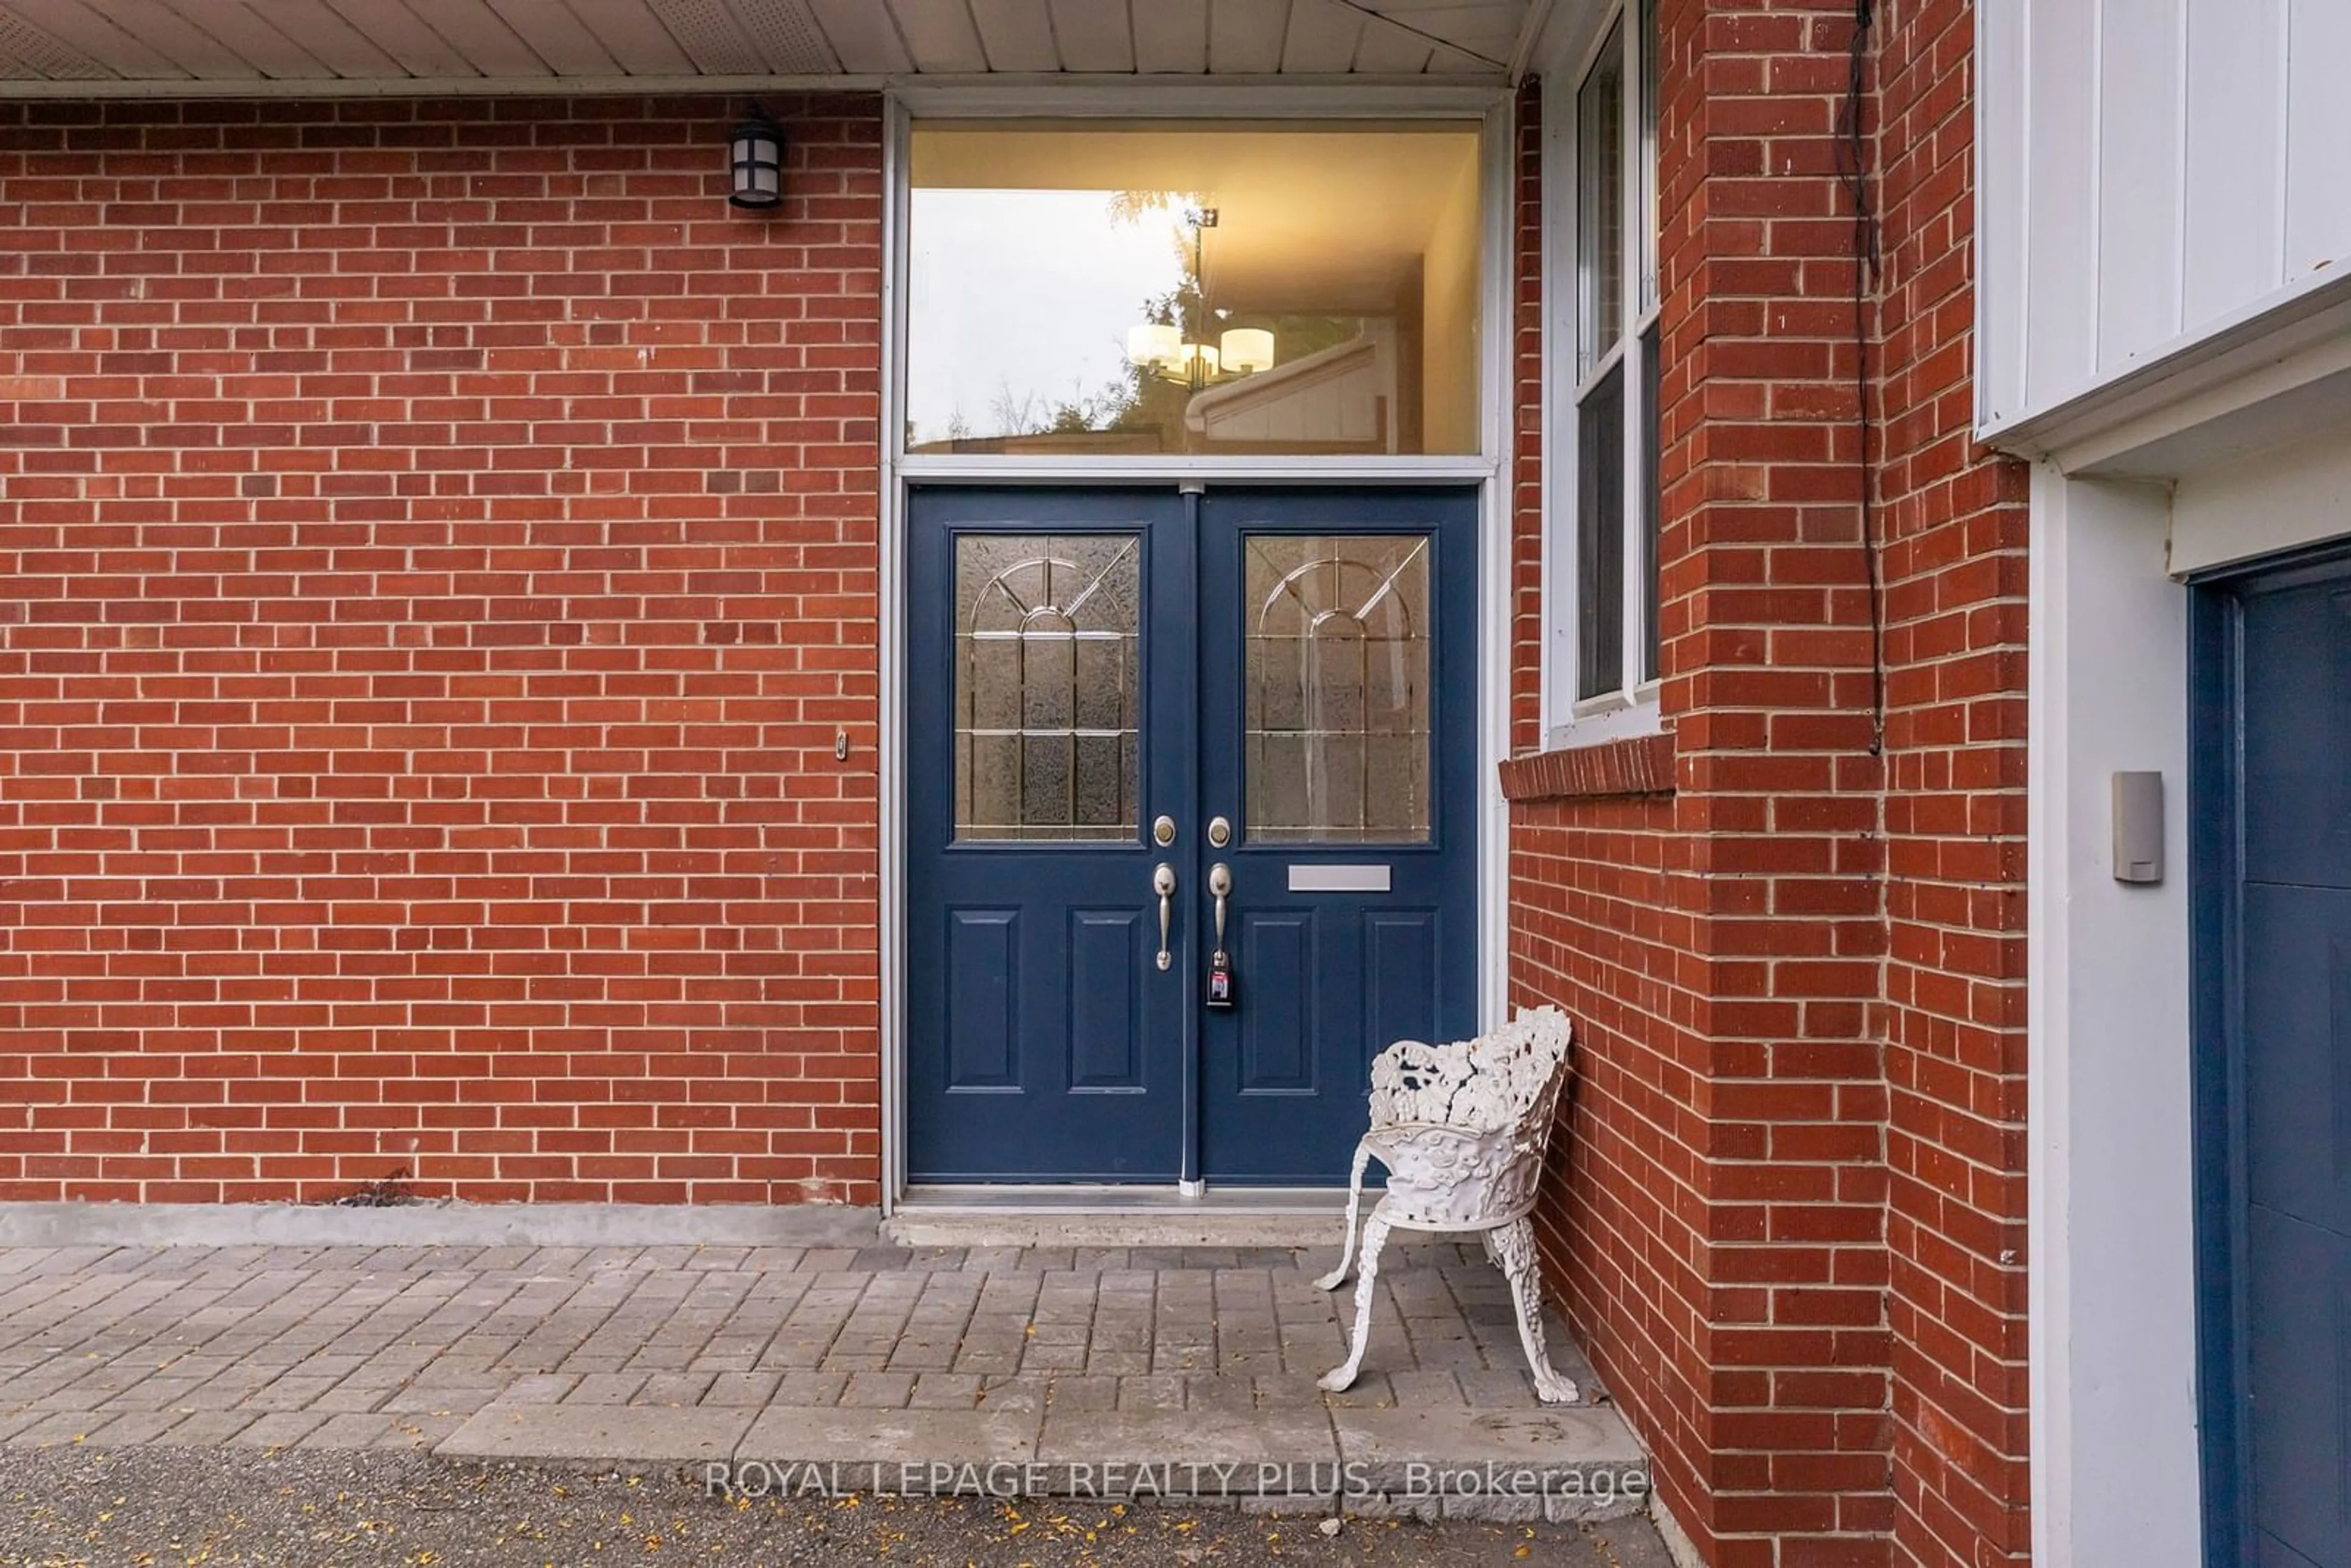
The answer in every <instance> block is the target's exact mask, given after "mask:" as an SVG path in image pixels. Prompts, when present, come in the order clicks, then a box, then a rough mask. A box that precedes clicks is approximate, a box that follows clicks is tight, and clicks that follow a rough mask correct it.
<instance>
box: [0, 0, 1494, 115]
mask: <svg viewBox="0 0 2351 1568" xmlns="http://www.w3.org/2000/svg"><path fill="white" fill-rule="evenodd" d="M1537 9H1538V4H1537V0H0V97H16V98H28V97H42V98H57V97H67V98H87V97H141V98H181V97H197V96H203V97H221V96H239V95H264V94H266V95H271V96H281V95H283V96H296V95H304V94H340V93H368V94H406V93H423V92H434V91H459V92H491V93H495V92H517V93H519V92H530V91H542V92H543V91H560V90H565V89H575V90H576V89H580V87H582V86H585V85H592V86H593V87H595V88H596V89H599V90H619V91H626V90H633V89H643V90H648V91H651V90H661V89H689V90H690V89H694V88H695V87H697V86H707V87H712V88H717V87H722V86H743V85H757V84H758V83H759V82H760V81H761V79H762V78H766V79H768V80H770V81H772V80H774V79H776V78H782V79H784V80H786V81H788V82H791V83H801V82H805V83H806V84H807V85H810V86H821V85H826V84H828V83H840V84H842V85H849V84H852V83H855V84H860V85H869V86H870V85H878V84H880V83H882V82H883V81H884V80H886V79H889V78H908V77H922V76H933V77H960V78H974V77H982V76H987V75H1002V74H1009V75H1021V76H1057V75H1065V74H1074V75H1086V76H1092V77H1097V78H1099V77H1102V76H1133V75H1142V76H1212V77H1241V78H1262V77H1273V76H1307V77H1320V78H1325V79H1328V78H1335V77H1347V76H1355V77H1382V78H1396V77H1437V78H1445V79H1447V80H1451V81H1489V82H1499V81H1500V80H1502V79H1504V78H1506V77H1507V75H1508V74H1509V63H1510V61H1511V60H1512V59H1513V58H1514V57H1517V56H1518V55H1519V53H1520V47H1521V45H1522V42H1523V35H1524V33H1525V31H1526V29H1527V26H1528V25H1529V21H1530V14H1531V12H1533V11H1535V10H1537Z"/></svg>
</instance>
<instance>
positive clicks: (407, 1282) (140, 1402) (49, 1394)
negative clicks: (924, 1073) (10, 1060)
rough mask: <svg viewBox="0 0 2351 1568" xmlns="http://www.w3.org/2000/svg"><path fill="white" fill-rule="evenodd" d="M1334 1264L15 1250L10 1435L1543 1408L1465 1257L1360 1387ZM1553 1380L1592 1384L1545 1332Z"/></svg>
mask: <svg viewBox="0 0 2351 1568" xmlns="http://www.w3.org/2000/svg"><path fill="white" fill-rule="evenodd" d="M1334 1260H1335V1252H1334V1250H1333V1249H1303V1250H1301V1249H1229V1248H1223V1249H1219V1248H1184V1249H1141V1248H1136V1249H1050V1248H1049V1249H1020V1248H1004V1249H937V1250H914V1249H902V1248H893V1247H868V1248H862V1249H852V1248H807V1249H799V1248H750V1247H674V1248H663V1247H655V1248H607V1249H589V1248H532V1247H486V1248H481V1247H457V1248H422V1247H387V1248H365V1247H233V1248H197V1247H178V1248H102V1247H93V1248H60V1249H15V1250H0V1439H4V1440H5V1441H6V1442H7V1443H10V1444H16V1445H24V1444H36V1445H38V1444H53V1443H69V1442H85V1443H89V1444H91V1445H93V1446H97V1447H121V1446H125V1445H139V1444H150V1443H163V1444H215V1443H228V1442H237V1443H247V1444H261V1445H273V1446H285V1445H293V1446H302V1447H330V1448H368V1447H378V1446H398V1447H410V1446H430V1445H433V1444H437V1443H439V1442H441V1441H442V1440H443V1439H444V1438H445V1437H448V1436H449V1435H450V1434H451V1433H453V1432H455V1430H456V1429H457V1428H458V1427H460V1426H461V1425H463V1424H464V1423H465V1421H466V1420H467V1418H468V1417H470V1416H474V1415H475V1414H476V1413H477V1412H480V1411H482V1410H484V1409H485V1408H486V1407H488V1406H492V1405H493V1404H494V1403H496V1405H497V1406H500V1407H507V1406H550V1405H553V1406H631V1407H636V1408H644V1407H656V1408H665V1409H680V1408H699V1409H705V1410H707V1409H713V1408H721V1407H724V1408H773V1407H779V1406H780V1407H795V1408H806V1407H812V1406H813V1407H834V1408H839V1409H841V1410H844V1411H847V1410H854V1409H893V1408H903V1409H908V1410H965V1411H973V1410H978V1411H1029V1412H1040V1413H1041V1412H1046V1411H1051V1412H1057V1413H1058V1412H1068V1413H1077V1412H1113V1411H1132V1412H1137V1413H1145V1412H1169V1411H1175V1410H1183V1411H1196V1412H1201V1413H1203V1414H1205V1415H1209V1416H1215V1415H1230V1416H1240V1415H1243V1414H1244V1413H1247V1412H1250V1411H1253V1410H1255V1411H1270V1410H1275V1409H1279V1410H1284V1411H1292V1412H1295V1411H1300V1410H1301V1409H1330V1410H1343V1409H1347V1408H1363V1407H1390V1406H1395V1407H1405V1408H1414V1407H1426V1408H1451V1409H1457V1410H1468V1411H1471V1412H1473V1413H1474V1412H1476V1411H1479V1410H1485V1409H1492V1410H1498V1411H1499V1410H1524V1411H1532V1410H1534V1409H1536V1408H1537V1403H1536V1400H1535V1397H1534V1393H1533V1389H1532V1386H1531V1383H1530V1381H1529V1379H1528V1376H1527V1374H1526V1370H1525V1366H1524V1364H1523V1363H1522V1362H1521V1360H1520V1351H1519V1345H1518V1338H1517V1331H1516V1328H1515V1326H1514V1324H1513V1322H1512V1319H1511V1316H1510V1295H1509V1291H1508V1289H1507V1287H1506V1285H1505V1284H1504V1282H1503V1280H1502V1277H1501V1275H1500V1274H1499V1271H1497V1270H1495V1269H1494V1268H1493V1266H1492V1265H1491V1264H1489V1263H1488V1262H1486V1261H1485V1260H1484V1258H1483V1256H1482V1254H1481V1253H1480V1251H1479V1248H1478V1247H1477V1246H1476V1245H1475V1243H1474V1242H1473V1243H1472V1244H1471V1245H1469V1246H1467V1247H1462V1246H1456V1245H1453V1244H1449V1243H1433V1242H1432V1243H1423V1244H1417V1245H1405V1246H1400V1247H1395V1248H1392V1249H1390V1252H1389V1255H1388V1258H1387V1260H1385V1264H1384V1268H1383V1270H1382V1272H1381V1275H1380V1280H1379V1294H1378V1301H1377V1308H1376V1311H1375V1312H1374V1319H1373V1340H1372V1346H1371V1350H1370V1353H1369V1355H1368V1357H1367V1359H1366V1362H1365V1370H1364V1376H1363V1378H1362V1380H1361V1381H1360V1382H1359V1383H1358V1384H1357V1385H1355V1387H1354V1388H1353V1389H1352V1390H1350V1391H1349V1392H1347V1393H1345V1394H1341V1395H1324V1394H1322V1392H1321V1391H1320V1390H1319V1389H1317V1388H1316V1387H1315V1386H1314V1382H1313V1380H1314V1378H1315V1377H1316V1376H1317V1375H1319V1374H1321V1373H1322V1372H1323V1371H1325V1370H1326V1369H1328V1368H1329V1367H1331V1366H1332V1365H1334V1364H1337V1363H1338V1361H1339V1360H1340V1359H1341V1357H1342V1355H1343V1350H1344V1340H1343V1331H1342V1328H1341V1325H1340V1318H1339V1314H1340V1312H1341V1311H1342V1310H1343V1309H1345V1308H1347V1307H1348V1306H1349V1305H1350V1303H1351V1302H1352V1300H1353V1283H1352V1281H1351V1282H1350V1283H1349V1285H1348V1286H1346V1287H1345V1288H1344V1289H1343V1290H1342V1291H1339V1292H1337V1293H1335V1294H1326V1293H1324V1292H1323V1291H1318V1290H1316V1289H1315V1288H1314V1285H1313V1282H1312V1281H1313V1278H1314V1276H1315V1274H1317V1273H1318V1272H1320V1271H1321V1270H1324V1269H1326V1268H1328V1267H1329V1266H1330V1265H1331V1263H1332V1261H1334ZM1552 1345H1553V1353H1554V1355H1555V1356H1556V1358H1557V1359H1558V1360H1559V1362H1560V1364H1561V1366H1562V1370H1564V1371H1566V1372H1568V1374H1569V1375H1571V1376H1573V1377H1575V1378H1576V1379H1577V1380H1578V1381H1579V1382H1581V1383H1583V1384H1585V1385H1587V1386H1589V1385H1590V1381H1591V1373H1590V1370H1589V1368H1588V1367H1586V1366H1584V1365H1583V1364H1581V1362H1580V1360H1579V1358H1578V1357H1577V1356H1576V1354H1575V1352H1574V1347H1573V1344H1572V1343H1570V1342H1569V1341H1568V1340H1567V1338H1566V1336H1565V1335H1564V1334H1563V1333H1559V1332H1558V1331H1557V1329H1556V1327H1554V1330H1553V1338H1552Z"/></svg>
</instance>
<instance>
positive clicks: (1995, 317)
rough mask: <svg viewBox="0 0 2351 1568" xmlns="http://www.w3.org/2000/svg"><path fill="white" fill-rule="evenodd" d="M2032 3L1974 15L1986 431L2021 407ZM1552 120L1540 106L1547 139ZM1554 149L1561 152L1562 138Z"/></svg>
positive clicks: (1981, 382) (1981, 395)
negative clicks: (2027, 41)
mask: <svg viewBox="0 0 2351 1568" xmlns="http://www.w3.org/2000/svg"><path fill="white" fill-rule="evenodd" d="M2032 3H2033V0H2017V3H2016V4H2014V5H1983V6H1979V7H1978V8H1977V10H1976V40H1977V44H1978V57H1977V59H1976V62H1975V81H1976V90H1977V92H1978V94H1979V95H1980V96H1979V101H1978V103H1977V106H1976V130H1977V134H1978V136H1979V138H1980V143H1979V145H1978V147H1977V151H1976V156H1977V160H1978V162H1977V168H1978V170H1979V171H1980V172H1979V175H1978V183H1977V189H1976V199H1977V202H1978V203H1979V204H1980V221H1979V224H1978V227H1977V231H1976V232H1977V245H1978V247H1979V250H1980V259H1979V263H1978V267H1977V274H1978V276H1979V277H1980V278H1981V279H1982V286H1981V287H1980V288H1979V289H1978V291H1977V294H1976V374H1977V382H1976V414H1977V417H1978V419H1979V420H1980V422H1981V423H1986V424H1992V423H1998V422H1999V421H2001V420H2002V419H2004V418H2006V417H2008V416H2009V415H2011V414H2013V413H2017V412H2018V411H2019V410H2021V409H2022V408H2023V406H2024V300H2025V289H2024V277H2025V272H2024V221H2025V219H2024V215H2025V209H2026V204H2027V202H2028V199H2029V195H2030V193H2031V190H2032V164H2031V162H2029V161H2028V160H2027V158H2026V157H2025V125H2024V100H2025V87H2024V82H2025V65H2024V28H2025V18H2026V16H2027V15H2028V14H2029V12H2030V9H2031V7H2032ZM1553 113H1554V111H1553V110H1552V108H1551V106H1550V100H1549V99H1545V103H1544V116H1545V118H1544V121H1543V125H1544V130H1545V132H1546V135H1547V136H1548V133H1549V132H1550V130H1551V125H1552V115H1553ZM1561 120H1562V123H1564V116H1563V113H1562V115H1561ZM1560 145H1561V147H1562V148H1563V147H1564V146H1565V145H1566V142H1565V141H1564V139H1563V138H1562V141H1561V143H1560ZM1558 155H1559V154H1558V153H1556V152H1552V151H1550V150H1546V152H1545V153H1544V156H1545V157H1546V158H1552V157H1555V156H1558ZM1545 276H1546V277H1548V276H1550V274H1549V272H1548V271H1546V273H1545Z"/></svg>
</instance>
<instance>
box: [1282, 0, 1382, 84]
mask: <svg viewBox="0 0 2351 1568" xmlns="http://www.w3.org/2000/svg"><path fill="white" fill-rule="evenodd" d="M1363 36H1364V14H1363V13H1362V12H1361V11H1358V10H1356V9H1354V8H1353V6H1350V5H1340V4H1338V0H1290V37H1289V38H1288V39H1287V40H1286V41H1285V42H1284V43H1283V44H1282V46H1281V68H1282V69H1283V70H1285V71H1290V72H1294V73H1297V74H1301V75H1314V74H1317V73H1322V72H1331V73H1336V72H1340V71H1344V70H1346V69H1347V68H1349V67H1351V66H1353V64H1354V63H1355V44H1356V41H1357V40H1358V39H1360V38H1362V37H1363Z"/></svg>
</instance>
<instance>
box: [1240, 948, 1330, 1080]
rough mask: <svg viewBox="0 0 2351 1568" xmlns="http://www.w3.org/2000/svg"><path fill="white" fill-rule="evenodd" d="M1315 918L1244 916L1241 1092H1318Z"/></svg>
mask: <svg viewBox="0 0 2351 1568" xmlns="http://www.w3.org/2000/svg"><path fill="white" fill-rule="evenodd" d="M1314 938H1315V930H1314V916H1313V915H1312V914H1311V913H1309V912H1306V911H1302V910H1268V911H1265V912H1262V913H1259V914H1250V915H1243V916H1242V917H1241V944H1240V951H1239V953H1238V962H1239V964H1240V983H1241V987H1242V990H1241V1005H1240V1007H1239V1008H1238V1009H1235V1010H1236V1012H1237V1013H1238V1016H1239V1019H1240V1027H1241V1042H1240V1043H1241V1050H1240V1092H1242V1093H1244V1094H1296V1093H1303V1092H1309V1091H1311V1090H1312V1089H1313V1087H1314V1042H1315V1027H1314V1026H1315V1012H1316V1009H1315V1005H1314V1003H1315V999H1316V998H1315V988H1316V970H1315V963H1314V958H1315V940H1314Z"/></svg>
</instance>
